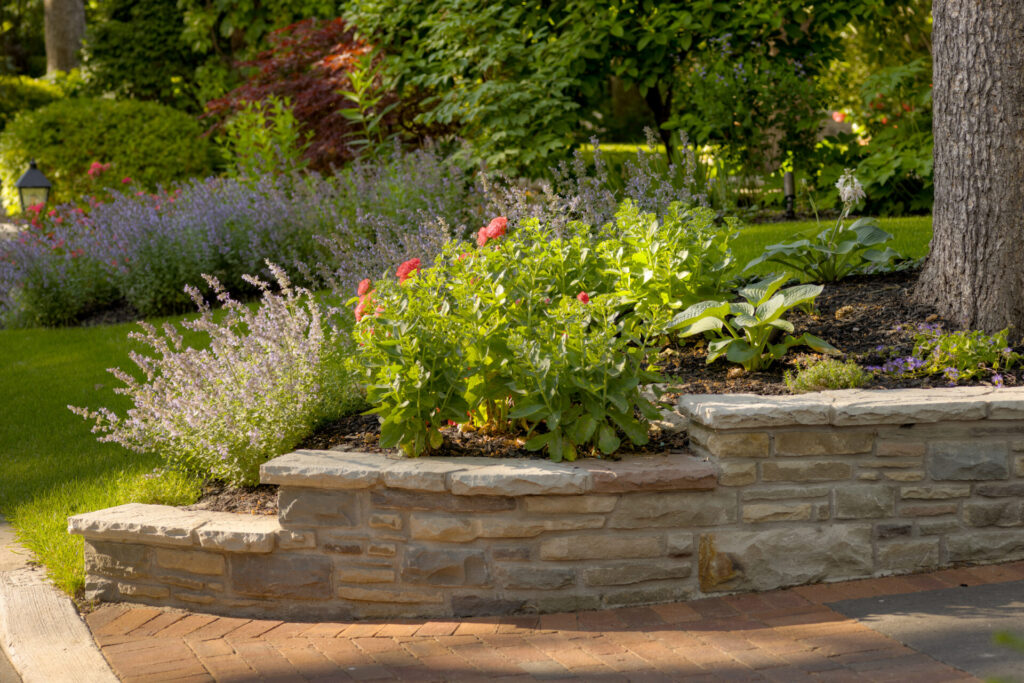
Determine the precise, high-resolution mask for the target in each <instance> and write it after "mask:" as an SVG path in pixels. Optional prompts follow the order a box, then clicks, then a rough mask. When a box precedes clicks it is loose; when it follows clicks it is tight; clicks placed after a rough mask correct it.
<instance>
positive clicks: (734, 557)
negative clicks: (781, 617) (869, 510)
mask: <svg viewBox="0 0 1024 683" xmlns="http://www.w3.org/2000/svg"><path fill="white" fill-rule="evenodd" d="M871 531H872V530H871V525H870V524H835V525H831V526H816V527H806V526H803V527H774V528H765V529H758V530H757V531H716V532H715V533H713V534H703V535H702V536H701V542H700V575H699V576H700V585H701V590H702V591H704V592H715V591H732V590H759V591H762V590H772V589H775V588H781V587H783V586H795V585H799V584H804V583H815V582H818V581H824V580H830V581H832V580H838V579H847V578H854V577H860V576H867V575H869V574H870V573H871V569H872V567H871Z"/></svg>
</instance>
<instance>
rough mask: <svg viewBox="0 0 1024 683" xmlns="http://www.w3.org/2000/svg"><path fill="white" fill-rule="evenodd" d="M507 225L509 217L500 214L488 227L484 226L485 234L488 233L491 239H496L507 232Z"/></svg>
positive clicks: (488, 237)
mask: <svg viewBox="0 0 1024 683" xmlns="http://www.w3.org/2000/svg"><path fill="white" fill-rule="evenodd" d="M507 227H508V219H507V218H505V217H504V216H498V217H497V218H495V219H494V220H492V221H491V222H490V223H488V224H487V227H486V228H484V235H486V236H487V239H489V240H493V239H496V238H498V237H501V236H502V235H504V234H505V228H507Z"/></svg>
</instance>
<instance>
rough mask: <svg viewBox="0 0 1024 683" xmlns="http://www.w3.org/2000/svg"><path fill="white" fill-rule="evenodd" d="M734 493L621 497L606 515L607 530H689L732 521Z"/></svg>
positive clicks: (727, 490)
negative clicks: (613, 510) (668, 528)
mask: <svg viewBox="0 0 1024 683" xmlns="http://www.w3.org/2000/svg"><path fill="white" fill-rule="evenodd" d="M736 517H737V511H736V491H735V490H730V489H719V490H717V491H684V492H674V491H666V492H660V493H634V494H630V495H629V496H624V497H623V499H622V502H621V503H619V505H618V507H616V508H615V512H613V513H612V514H611V515H609V516H608V524H607V527H608V528H609V529H649V528H652V527H675V528H692V527H694V526H717V525H720V524H730V523H732V522H735V521H736Z"/></svg>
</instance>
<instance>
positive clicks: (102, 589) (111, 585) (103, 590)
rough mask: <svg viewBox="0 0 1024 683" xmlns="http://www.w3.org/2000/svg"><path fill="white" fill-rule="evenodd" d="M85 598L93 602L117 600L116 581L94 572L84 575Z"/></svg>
mask: <svg viewBox="0 0 1024 683" xmlns="http://www.w3.org/2000/svg"><path fill="white" fill-rule="evenodd" d="M84 588H85V599H86V600H90V601H93V602H112V601H116V600H117V597H118V596H117V583H116V582H114V581H111V580H110V579H104V578H101V577H99V576H96V575H94V574H89V573H86V575H85V586H84Z"/></svg>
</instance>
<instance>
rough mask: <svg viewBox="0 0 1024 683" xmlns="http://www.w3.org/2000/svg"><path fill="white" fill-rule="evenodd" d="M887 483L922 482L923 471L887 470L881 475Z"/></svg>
mask: <svg viewBox="0 0 1024 683" xmlns="http://www.w3.org/2000/svg"><path fill="white" fill-rule="evenodd" d="M882 474H883V476H884V477H885V479H887V480H888V481H899V482H909V481H923V480H924V470H888V471H885V472H883V473H882Z"/></svg>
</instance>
